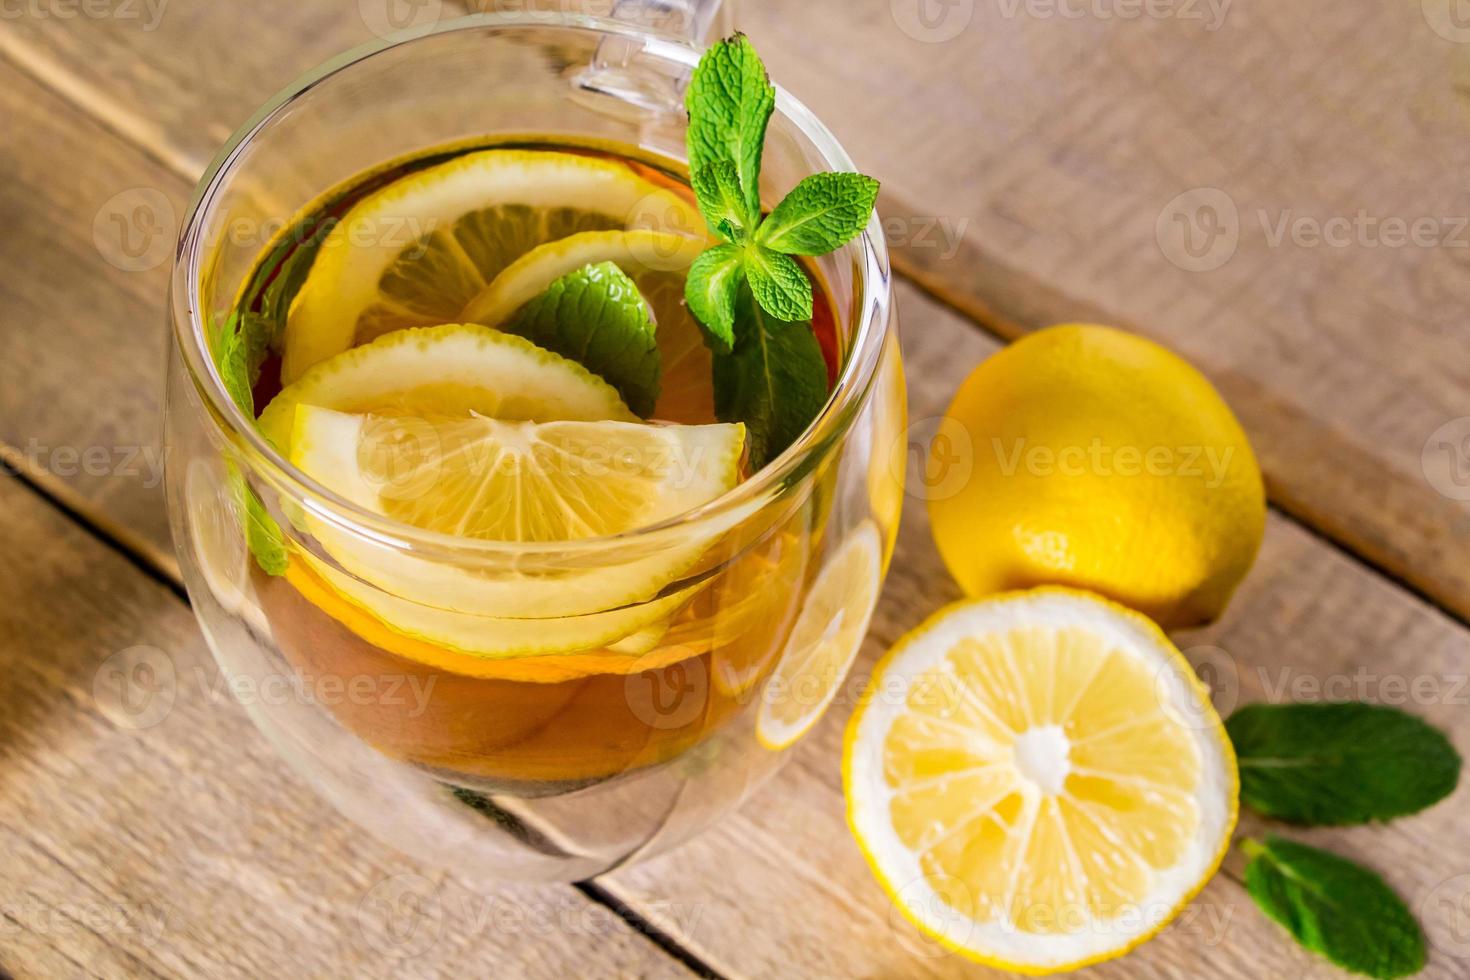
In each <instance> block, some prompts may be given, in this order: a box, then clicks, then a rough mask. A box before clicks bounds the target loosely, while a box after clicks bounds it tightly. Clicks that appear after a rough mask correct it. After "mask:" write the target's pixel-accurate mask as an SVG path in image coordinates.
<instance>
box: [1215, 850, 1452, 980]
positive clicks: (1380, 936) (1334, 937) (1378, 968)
mask: <svg viewBox="0 0 1470 980" xmlns="http://www.w3.org/2000/svg"><path fill="white" fill-rule="evenodd" d="M1241 850H1243V851H1244V852H1245V853H1246V854H1247V855H1248V856H1249V857H1250V859H1251V860H1250V864H1248V865H1246V869H1245V885H1246V889H1247V890H1248V891H1249V892H1250V896H1251V898H1252V899H1254V900H1255V903H1256V904H1257V905H1259V906H1260V907H1261V910H1262V911H1263V912H1265V913H1266V915H1268V916H1270V917H1271V918H1272V919H1274V920H1275V921H1276V922H1278V923H1279V924H1281V925H1282V926H1284V927H1285V928H1286V930H1287V931H1288V932H1290V933H1291V935H1292V936H1293V937H1294V938H1295V939H1296V941H1297V942H1299V943H1301V944H1302V945H1303V946H1305V947H1306V948H1307V949H1310V950H1312V951H1313V952H1316V953H1320V954H1321V955H1323V956H1325V957H1326V958H1327V959H1329V960H1331V961H1332V962H1333V963H1335V964H1337V965H1338V966H1340V967H1342V968H1343V969H1345V970H1351V971H1352V972H1354V973H1362V974H1365V975H1367V976H1370V977H1379V978H1382V980H1391V978H1393V977H1405V976H1408V975H1409V974H1411V973H1417V972H1419V971H1420V970H1422V969H1423V968H1424V933H1423V932H1422V930H1421V929H1420V928H1419V923H1418V922H1417V921H1416V920H1415V919H1414V916H1413V913H1411V912H1410V911H1409V909H1408V907H1407V906H1405V905H1404V903H1403V900H1402V899H1400V898H1399V897H1398V896H1397V895H1395V894H1394V892H1393V890H1392V889H1390V888H1389V887H1388V885H1387V884H1385V883H1384V881H1383V879H1382V878H1380V877H1379V876H1378V875H1377V874H1375V873H1373V872H1372V871H1369V870H1368V869H1367V868H1363V867H1361V866H1359V865H1357V864H1354V863H1353V862H1352V861H1349V860H1347V859H1346V858H1341V857H1338V856H1337V855H1335V854H1330V853H1328V852H1327V851H1322V850H1318V849H1317V848H1315V847H1308V846H1307V845H1305V844H1297V843H1294V842H1292V841H1288V840H1282V839H1281V838H1279V837H1274V836H1273V837H1268V838H1267V839H1266V842H1265V843H1264V844H1262V843H1260V842H1259V841H1255V840H1245V841H1243V842H1242V843H1241Z"/></svg>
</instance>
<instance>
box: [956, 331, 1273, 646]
mask: <svg viewBox="0 0 1470 980" xmlns="http://www.w3.org/2000/svg"><path fill="white" fill-rule="evenodd" d="M946 416H947V418H946V419H945V420H944V422H943V424H942V425H941V427H940V430H939V433H938V435H937V436H936V438H935V440H934V442H933V445H932V447H931V459H930V468H929V473H928V476H930V477H931V478H932V477H933V475H934V474H936V473H938V474H941V475H942V476H943V477H944V478H942V479H939V480H938V481H932V482H931V483H930V501H929V517H930V521H931V524H932V526H933V532H934V540H935V542H936V543H937V544H938V546H939V552H940V554H941V555H942V556H943V557H944V562H945V564H946V565H948V566H949V570H950V571H951V572H952V573H953V574H954V577H955V578H956V579H958V580H959V583H960V585H961V586H963V587H964V589H965V591H966V592H968V593H970V594H971V595H986V594H990V593H994V592H1002V591H1006V590H1009V589H1024V588H1029V587H1031V586H1034V585H1044V584H1055V585H1070V586H1075V587H1079V588H1084V589H1091V590H1093V591H1094V592H1100V593H1102V594H1103V595H1105V596H1108V597H1110V598H1112V599H1114V600H1116V601H1118V602H1121V603H1123V604H1124V605H1127V606H1131V607H1132V608H1134V609H1136V610H1138V611H1139V612H1142V613H1144V614H1145V615H1148V616H1150V617H1152V618H1153V619H1154V620H1155V621H1157V622H1158V623H1159V624H1160V625H1162V626H1164V627H1166V628H1172V627H1183V626H1194V625H1198V624H1201V623H1206V622H1209V621H1211V620H1213V619H1215V618H1216V617H1218V616H1219V615H1220V613H1221V612H1222V611H1223V610H1224V609H1225V605H1226V603H1227V602H1229V600H1230V596H1231V593H1233V592H1234V591H1235V587H1236V586H1237V585H1238V584H1240V580H1241V579H1242V578H1244V577H1245V573H1246V571H1247V570H1248V569H1249V568H1250V566H1251V562H1253V561H1254V560H1255V556H1256V552H1257V551H1258V550H1259V549H1260V545H1261V537H1262V535H1263V534H1264V532H1265V524H1266V495H1265V488H1264V486H1263V484H1262V482H1261V472H1260V469H1259V468H1258V466H1257V465H1256V458H1255V455H1254V454H1253V453H1252V452H1251V447H1250V443H1249V442H1248V441H1247V440H1246V436H1245V432H1244V430H1242V429H1241V427H1240V423H1239V422H1238V421H1236V418H1235V416H1234V415H1233V414H1232V413H1231V411H1230V407H1229V406H1228V405H1226V404H1225V401H1224V399H1222V398H1221V397H1220V394H1219V393H1218V392H1217V391H1215V389H1214V387H1213V386H1211V385H1210V383H1209V382H1208V381H1206V380H1205V378H1204V376H1203V375H1201V374H1200V373H1199V372H1198V371H1196V370H1195V369H1194V368H1193V367H1191V366H1190V365H1189V364H1187V363H1186V362H1185V361H1184V360H1182V359H1181V358H1179V357H1178V356H1177V355H1175V354H1173V353H1171V352H1169V351H1167V350H1165V349H1164V348H1163V347H1160V346H1159V345H1158V344H1155V343H1153V342H1152V341H1148V340H1145V339H1143V338H1142V337H1137V336H1134V335H1132V334H1128V333H1124V332H1123V331H1121V330H1116V329H1113V328H1111V327H1102V326H1096V325H1090V324H1067V325H1063V326H1057V327H1051V328H1048V329H1046V330H1041V331H1038V332H1037V333H1034V334H1031V335H1029V336H1027V337H1025V338H1024V339H1022V340H1020V341H1017V342H1016V343H1015V344H1013V345H1011V346H1010V347H1008V348H1006V349H1004V350H1002V351H1000V352H998V353H996V354H995V355H994V356H992V357H990V358H989V359H987V360H986V361H984V362H983V363H982V364H980V366H979V367H977V368H976V369H975V370H974V371H973V372H972V373H971V374H970V376H969V377H968V378H967V379H965V382H964V383H963V384H962V385H961V386H960V389H959V392H958V393H957V394H956V395H955V398H954V401H953V402H952V403H951V404H950V406H949V409H948V411H947V412H946Z"/></svg>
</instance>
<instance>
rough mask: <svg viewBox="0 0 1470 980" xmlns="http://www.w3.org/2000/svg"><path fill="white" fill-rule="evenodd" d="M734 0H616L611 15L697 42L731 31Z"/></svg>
mask: <svg viewBox="0 0 1470 980" xmlns="http://www.w3.org/2000/svg"><path fill="white" fill-rule="evenodd" d="M734 7H735V0H616V2H615V3H614V4H613V7H612V16H613V17H614V18H615V19H617V20H626V21H630V22H632V23H636V24H641V25H643V26H644V27H648V28H651V29H653V30H656V31H659V32H660V33H663V34H669V35H672V36H674V37H678V38H682V39H684V40H686V41H692V42H694V43H695V44H700V43H703V42H705V41H710V40H713V39H715V38H719V37H728V36H729V35H731V34H733V33H734V32H735V11H734Z"/></svg>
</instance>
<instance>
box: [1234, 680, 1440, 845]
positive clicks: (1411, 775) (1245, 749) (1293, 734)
mask: <svg viewBox="0 0 1470 980" xmlns="http://www.w3.org/2000/svg"><path fill="white" fill-rule="evenodd" d="M1225 730H1226V731H1227V732H1228V733H1229V735H1230V741H1231V742H1233V743H1234V745H1235V753H1236V756H1237V758H1238V759H1239V763H1240V800H1241V802H1242V803H1244V804H1245V805H1246V806H1248V807H1250V808H1251V809H1253V810H1256V811H1257V812H1259V813H1262V814H1264V815H1266V816H1268V817H1275V818H1276V819H1278V820H1286V821H1289V822H1291V823H1298V824H1307V825H1311V826H1343V825H1346V824H1359V823H1367V822H1368V821H1370V820H1391V819H1393V818H1394V817H1401V816H1404V815H1405V814H1409V813H1417V812H1418V811H1420V810H1422V809H1424V808H1425V807H1427V806H1430V805H1432V804H1434V803H1438V802H1439V801H1440V800H1442V799H1444V798H1445V797H1446V796H1448V795H1449V794H1450V793H1451V792H1453V791H1454V788H1455V784H1456V783H1457V782H1458V781H1459V776H1460V756H1459V754H1458V753H1457V752H1456V751H1455V749H1454V747H1453V746H1451V745H1450V743H1449V740H1448V739H1446V738H1445V736H1444V735H1443V734H1442V733H1441V732H1439V731H1438V730H1437V729H1435V728H1433V727H1431V726H1430V725H1428V724H1426V723H1425V722H1423V721H1421V720H1420V719H1418V718H1415V717H1414V716H1413V715H1410V714H1406V713H1404V712H1402V711H1399V710H1397V709H1396V708H1388V707H1383V706H1380V705H1372V704H1355V703H1349V704H1283V705H1268V704H1253V705H1248V706H1246V707H1244V708H1241V709H1240V710H1239V711H1237V712H1235V714H1233V715H1231V716H1230V720H1229V721H1227V722H1226V723H1225Z"/></svg>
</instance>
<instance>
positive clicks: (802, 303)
mask: <svg viewBox="0 0 1470 980" xmlns="http://www.w3.org/2000/svg"><path fill="white" fill-rule="evenodd" d="M745 277H746V278H747V279H748V280H749V281H750V291H751V292H753V293H754V294H755V298H756V302H758V303H760V305H761V306H763V307H764V308H765V309H766V312H768V313H770V314H771V315H772V316H774V317H776V318H777V319H781V320H810V319H811V318H812V283H811V280H810V279H808V278H807V277H806V273H805V272H803V271H802V269H801V266H800V265H798V264H797V262H796V260H795V259H793V258H792V257H791V256H789V255H782V254H781V253H780V252H772V251H771V250H770V249H767V248H762V247H761V246H759V245H750V246H747V247H746V249H745Z"/></svg>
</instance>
